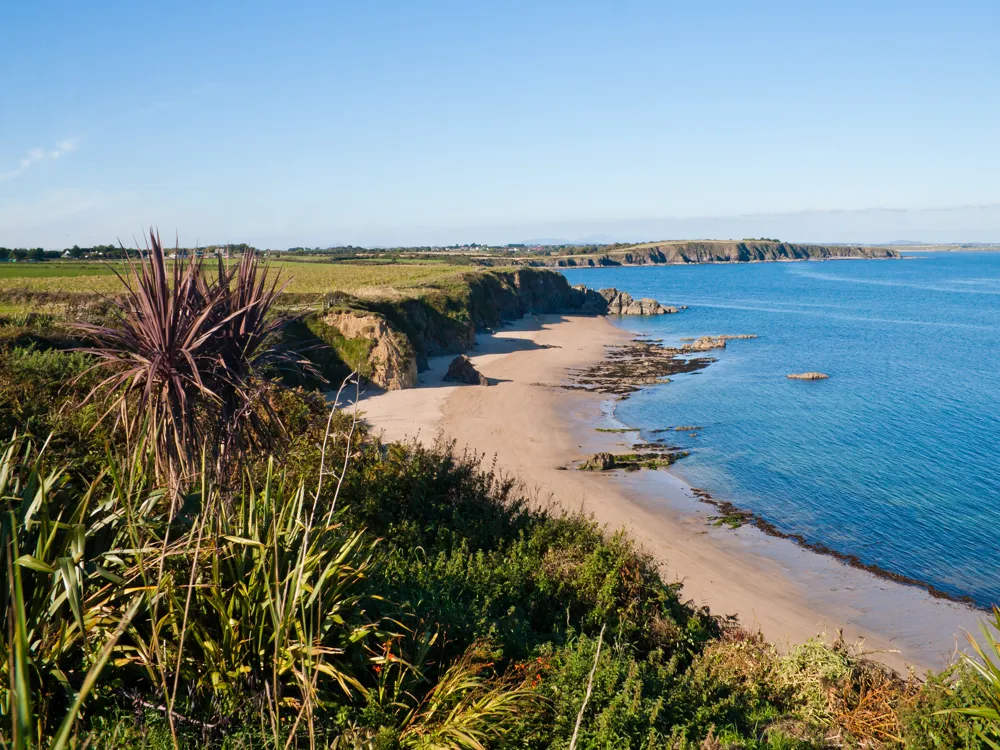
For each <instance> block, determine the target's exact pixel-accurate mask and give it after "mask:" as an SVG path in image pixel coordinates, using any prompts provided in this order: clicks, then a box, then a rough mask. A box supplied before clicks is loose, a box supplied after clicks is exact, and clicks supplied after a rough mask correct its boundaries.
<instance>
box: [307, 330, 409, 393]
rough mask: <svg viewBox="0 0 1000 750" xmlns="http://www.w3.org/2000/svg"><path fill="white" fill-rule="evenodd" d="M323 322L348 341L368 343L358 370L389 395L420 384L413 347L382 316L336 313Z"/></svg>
mask: <svg viewBox="0 0 1000 750" xmlns="http://www.w3.org/2000/svg"><path fill="white" fill-rule="evenodd" d="M324 322H325V323H326V325H328V326H332V327H333V328H335V329H336V330H337V331H338V332H339V333H340V335H341V336H343V337H344V338H345V339H348V340H354V341H358V340H362V341H367V342H369V346H368V351H367V353H366V355H365V356H364V358H363V361H362V362H359V363H358V370H359V372H361V373H362V374H364V375H365V376H366V377H367V378H368V379H369V380H371V381H372V382H373V383H375V384H376V385H379V386H381V387H382V388H385V389H386V390H389V391H396V390H400V389H403V388H412V387H413V386H414V385H416V384H417V358H416V355H415V354H414V352H413V347H412V346H410V343H409V341H407V340H406V337H405V336H403V335H402V334H400V333H399V331H397V330H395V329H394V328H393V327H392V326H391V325H390V324H389V323H388V321H386V319H385V318H383V317H382V316H381V315H376V314H364V313H359V312H334V313H331V314H329V315H327V316H326V319H325V321H324Z"/></svg>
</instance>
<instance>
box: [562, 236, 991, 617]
mask: <svg viewBox="0 0 1000 750" xmlns="http://www.w3.org/2000/svg"><path fill="white" fill-rule="evenodd" d="M564 273H565V275H566V277H567V278H568V279H569V281H570V282H571V283H573V284H586V285H587V286H588V287H591V288H603V287H616V288H618V289H620V290H622V291H626V292H628V293H629V294H631V295H632V296H633V297H636V298H639V297H652V298H654V299H656V300H658V301H660V302H662V303H663V304H665V305H675V306H681V305H686V306H687V307H688V309H687V310H682V311H681V312H679V313H678V314H676V315H659V316H651V317H637V316H622V317H614V318H612V321H613V322H614V323H615V325H618V326H620V327H622V328H624V329H626V330H628V331H630V332H633V333H635V334H640V335H642V336H647V337H651V338H653V339H659V340H662V341H663V343H664V344H666V345H673V346H676V345H679V344H680V343H681V339H683V338H693V337H698V336H704V335H719V334H730V335H735V334H754V335H756V336H757V338H756V339H748V340H733V341H730V342H729V343H728V346H727V347H726V348H725V349H724V350H716V351H715V352H712V353H711V355H712V356H714V357H717V360H718V361H716V362H715V363H713V364H711V365H710V366H708V367H707V368H705V369H703V370H700V371H698V372H695V373H691V374H686V375H677V376H673V377H672V379H671V382H669V383H663V384H659V385H655V386H651V387H648V388H645V389H643V390H641V391H639V392H637V393H635V394H633V395H632V396H630V397H629V398H627V399H625V400H623V401H620V402H618V403H617V404H616V405H615V410H614V417H615V419H617V420H618V421H619V422H621V423H623V424H625V425H628V426H629V427H634V428H638V429H639V430H640V431H641V432H642V435H643V437H644V438H646V439H656V438H662V437H663V436H664V434H663V433H659V432H654V431H656V430H663V429H664V428H668V427H675V426H697V427H699V428H701V429H698V430H697V431H695V433H696V434H695V435H694V436H689V435H690V433H685V432H674V433H670V434H669V435H670V441H671V442H673V443H675V444H680V445H683V446H685V447H686V448H688V450H690V455H689V456H688V457H687V458H684V459H682V460H681V461H680V462H678V463H677V464H675V465H674V466H673V467H671V471H672V472H673V473H675V474H677V475H678V476H679V477H680V478H681V479H683V480H685V481H686V482H688V483H689V484H691V485H692V486H697V487H701V488H704V489H706V490H708V491H709V492H710V493H711V494H712V495H713V497H715V498H716V499H718V500H729V501H731V502H733V503H734V504H736V505H738V506H739V507H741V508H744V509H746V510H749V511H752V512H753V513H755V514H757V515H758V516H760V517H761V518H763V519H766V520H767V521H769V522H770V523H772V524H774V526H776V527H777V528H778V529H779V530H781V531H783V532H785V533H788V534H798V535H801V536H802V537H804V538H805V539H806V540H808V541H809V542H812V543H816V544H822V545H825V546H826V547H828V548H830V549H832V550H834V551H836V552H838V553H842V554H845V555H856V556H857V557H858V558H860V559H861V561H862V562H863V563H865V564H867V565H873V566H877V567H878V568H881V569H883V570H886V571H889V572H892V573H897V574H900V575H903V576H907V577H910V578H914V579H918V580H920V581H923V582H926V583H927V584H930V585H931V586H933V587H935V588H937V589H940V590H941V591H943V592H945V593H947V594H948V595H951V596H954V597H971V599H972V600H973V601H974V602H975V603H976V604H977V605H978V606H981V607H988V606H990V605H992V604H993V603H1000V253H989V252H941V253H904V258H903V259H902V260H836V261H822V262H816V261H807V262H789V263H754V264H718V265H689V266H681V265H677V266H637V267H617V268H614V267H613V268H595V269H566V270H564ZM702 356H703V355H702ZM807 371H819V372H823V373H826V374H828V375H829V376H830V377H829V379H827V380H816V381H797V380H789V379H788V378H787V377H786V376H787V375H788V374H789V373H798V372H807Z"/></svg>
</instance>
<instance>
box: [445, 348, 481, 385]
mask: <svg viewBox="0 0 1000 750" xmlns="http://www.w3.org/2000/svg"><path fill="white" fill-rule="evenodd" d="M442 380H450V381H454V382H457V383H468V384H469V385H489V384H490V379H489V378H488V377H486V376H485V375H483V374H482V373H481V372H479V370H477V369H476V366H475V365H474V364H472V360H470V359H469V358H468V357H466V356H465V355H464V354H459V355H458V356H457V357H455V359H453V360H452V361H451V364H450V365H448V372H446V373H445V374H444V377H443V378H442Z"/></svg>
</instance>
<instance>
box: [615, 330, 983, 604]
mask: <svg viewBox="0 0 1000 750" xmlns="http://www.w3.org/2000/svg"><path fill="white" fill-rule="evenodd" d="M754 338H755V337H754ZM637 340H638V339H637ZM654 343H656V342H654ZM658 345H659V346H663V347H664V350H669V347H665V346H664V345H663V344H658ZM714 361H715V359H709V360H707V361H706V363H705V364H704V365H702V367H708V366H710V365H711V364H712V363H713V362H714ZM699 369H701V368H699ZM663 382H664V383H666V382H669V380H664V381H663ZM642 387H646V386H642ZM632 392H634V391H633V390H628V391H624V392H622V393H620V394H619V395H618V396H617V397H616V398H615V399H614V400H613V401H611V402H610V405H609V410H608V413H607V416H608V417H609V418H610V419H613V420H614V421H615V422H616V423H617V424H620V425H622V428H620V429H618V428H616V429H614V430H612V432H618V433H635V435H636V438H637V439H638V441H639V442H640V443H641V442H644V441H643V439H642V431H643V428H640V427H634V426H632V425H630V424H628V423H627V422H625V421H624V420H622V419H621V418H620V417H619V416H618V414H617V406H618V404H619V403H621V402H622V401H624V400H626V399H628V398H629V396H631V395H632ZM671 429H673V430H680V429H682V428H677V427H674V428H666V431H670V430H671ZM684 429H687V428H684ZM653 432H664V430H653ZM633 447H635V446H633ZM684 455H685V456H686V455H687V454H686V453H685V454H684ZM662 470H663V471H668V472H670V473H672V474H673V475H674V476H675V477H676V478H677V479H678V480H679V481H681V482H683V483H684V484H685V485H686V486H687V487H688V489H689V490H690V491H691V493H692V494H693V495H694V497H695V498H696V499H697V500H698V502H700V503H705V504H706V505H710V506H712V507H713V508H715V509H717V510H718V511H719V512H720V513H721V516H719V518H720V519H723V520H724V521H727V522H732V523H734V524H735V525H734V526H733V527H732V528H734V529H735V528H740V527H742V526H751V527H753V528H756V529H757V530H758V531H760V532H761V533H762V534H765V535H767V536H771V537H776V538H778V539H788V540H790V541H792V542H794V543H795V544H797V545H798V546H799V547H802V548H803V549H807V550H809V551H811V552H814V553H816V554H817V555H825V556H828V557H832V558H834V559H835V560H837V561H839V562H840V563H842V564H844V565H848V566H850V567H852V568H857V569H858V570H864V571H866V572H868V573H871V574H872V575H874V576H877V577H879V578H882V579H885V580H887V581H892V582H893V583H898V584H900V585H903V586H912V587H914V588H918V589H922V590H923V591H926V592H927V593H928V594H930V595H931V596H933V597H934V598H935V599H943V600H945V601H949V602H954V603H956V604H961V605H963V606H966V607H970V608H972V609H975V610H977V611H979V612H982V613H983V614H984V615H989V614H990V612H991V609H990V608H989V607H987V606H984V605H981V604H979V603H978V602H976V600H975V599H974V598H973V597H971V596H970V595H968V594H952V593H949V592H947V591H945V590H943V589H940V588H938V587H937V586H935V585H934V584H932V583H930V582H928V581H924V580H922V579H919V578H914V577H912V576H908V575H905V574H903V573H896V572H894V571H892V570H888V569H887V568H883V567H881V566H879V565H875V564H872V563H866V562H865V561H864V560H862V559H861V558H860V557H858V556H857V555H855V554H852V553H849V552H841V551H839V550H836V549H833V548H832V547H829V546H827V545H826V544H823V543H822V542H816V541H813V540H811V539H808V538H806V537H804V536H802V535H801V534H798V533H794V532H786V531H782V530H781V529H780V528H778V526H777V524H775V523H773V522H771V521H769V520H767V519H766V518H764V517H763V516H761V515H760V514H758V513H755V512H754V511H751V510H749V509H747V508H745V507H743V506H742V505H739V504H738V503H734V502H732V501H730V500H718V499H716V498H715V497H713V496H712V494H711V493H710V492H709V491H708V490H705V489H703V488H701V487H695V486H694V485H692V484H691V483H690V482H688V481H687V480H686V479H684V478H683V477H682V476H681V475H679V474H677V473H675V472H674V470H673V468H672V466H665V467H663V468H662Z"/></svg>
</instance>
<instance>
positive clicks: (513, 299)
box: [300, 268, 684, 390]
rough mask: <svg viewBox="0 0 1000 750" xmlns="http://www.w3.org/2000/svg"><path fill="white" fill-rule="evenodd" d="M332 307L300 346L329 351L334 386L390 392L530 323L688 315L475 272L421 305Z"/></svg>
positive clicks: (542, 280) (529, 275) (517, 275)
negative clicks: (441, 359)
mask: <svg viewBox="0 0 1000 750" xmlns="http://www.w3.org/2000/svg"><path fill="white" fill-rule="evenodd" d="M327 304H328V307H329V309H328V310H327V311H326V312H325V313H324V314H323V315H322V316H321V317H320V318H319V319H317V320H310V321H308V322H307V326H308V330H309V333H310V334H311V335H312V337H313V338H312V339H310V340H308V341H300V343H301V344H311V345H313V347H316V348H323V349H324V350H325V351H326V352H327V359H328V360H331V361H332V362H333V363H334V364H336V363H337V362H338V361H339V364H340V367H339V368H337V367H330V368H329V369H330V372H329V374H327V375H326V377H327V380H328V381H331V382H332V381H333V380H339V378H337V377H336V376H337V375H338V374H339V375H340V377H342V376H343V373H345V372H351V371H356V372H359V373H360V374H361V375H362V376H363V377H364V378H366V379H367V380H369V381H370V382H372V383H374V384H375V385H377V386H379V387H381V388H384V389H386V390H399V389H404V388H411V387H413V385H414V384H415V383H416V379H417V373H418V371H420V370H423V369H424V368H425V367H426V365H427V359H428V357H433V356H441V355H446V354H463V353H465V352H468V351H470V350H471V349H472V348H473V346H474V345H475V336H476V332H477V331H484V330H493V329H494V328H496V327H498V326H500V325H502V324H504V323H507V322H510V321H514V320H517V319H519V318H522V317H524V316H525V315H533V314H538V315H544V314H553V313H557V314H563V315H665V314H671V313H676V312H678V310H682V309H684V308H682V307H680V308H679V307H668V306H665V305H663V304H661V303H660V302H658V301H656V300H653V299H648V298H645V299H640V300H636V299H633V298H632V296H631V295H629V294H628V293H626V292H622V291H619V290H618V289H614V288H608V289H601V290H593V289H588V288H587V287H586V286H582V285H578V286H575V287H574V286H571V285H570V284H569V282H568V281H567V280H566V277H565V276H563V275H562V274H560V273H555V272H553V271H549V270H547V269H537V268H518V269H512V270H500V269H489V270H480V271H475V272H470V273H468V274H466V275H464V276H463V278H462V279H461V284H460V285H458V286H456V287H455V288H453V289H447V290H445V289H442V290H428V291H427V292H426V293H424V294H422V295H420V296H415V297H406V298H402V299H363V298H356V297H351V296H349V295H346V294H339V295H335V296H333V297H332V298H331V299H330V300H328V303H327ZM301 327H302V326H300V328H301ZM463 382H464V381H463Z"/></svg>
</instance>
